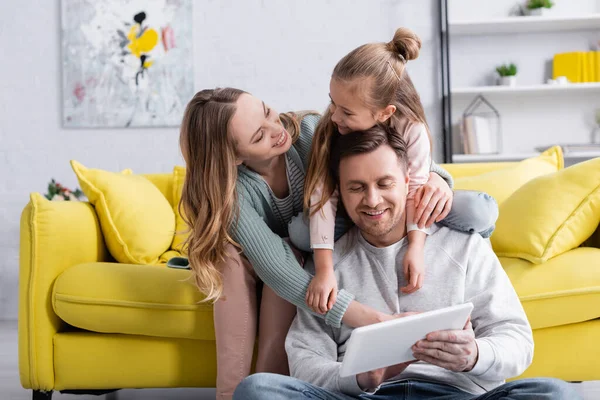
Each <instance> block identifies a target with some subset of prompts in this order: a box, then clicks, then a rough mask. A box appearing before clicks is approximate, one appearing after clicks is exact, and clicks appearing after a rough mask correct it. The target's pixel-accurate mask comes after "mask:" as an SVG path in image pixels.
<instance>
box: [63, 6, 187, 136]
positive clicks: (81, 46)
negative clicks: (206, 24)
mask: <svg viewBox="0 0 600 400" xmlns="http://www.w3.org/2000/svg"><path fill="white" fill-rule="evenodd" d="M61 11H62V71H63V80H62V89H63V126H65V127H72V128H83V127H91V128H94V127H98V128H101V127H148V126H178V125H179V124H180V123H181V118H182V116H183V112H184V109H185V106H186V104H187V102H188V101H189V100H190V99H191V98H192V96H193V94H194V82H193V66H192V0H102V1H98V0H62V7H61Z"/></svg>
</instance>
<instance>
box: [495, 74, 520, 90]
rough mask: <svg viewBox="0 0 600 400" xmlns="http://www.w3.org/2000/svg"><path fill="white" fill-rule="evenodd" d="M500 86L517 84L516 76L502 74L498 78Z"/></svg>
mask: <svg viewBox="0 0 600 400" xmlns="http://www.w3.org/2000/svg"><path fill="white" fill-rule="evenodd" d="M498 84H499V85H500V86H511V87H512V86H517V77H516V76H501V77H500V79H499V80H498Z"/></svg>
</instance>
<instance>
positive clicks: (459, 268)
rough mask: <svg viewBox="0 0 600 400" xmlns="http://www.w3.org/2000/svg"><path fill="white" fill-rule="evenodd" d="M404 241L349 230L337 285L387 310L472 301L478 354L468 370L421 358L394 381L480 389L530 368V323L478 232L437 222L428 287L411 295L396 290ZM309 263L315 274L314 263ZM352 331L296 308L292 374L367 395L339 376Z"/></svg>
mask: <svg viewBox="0 0 600 400" xmlns="http://www.w3.org/2000/svg"><path fill="white" fill-rule="evenodd" d="M407 245H408V242H407V238H406V237H405V238H404V239H402V240H401V241H400V242H398V243H395V244H393V245H391V246H388V247H385V248H378V247H374V246H372V245H371V244H369V243H368V242H367V241H366V240H365V239H364V238H363V236H362V235H361V233H360V232H359V231H358V229H357V228H356V227H354V228H352V229H351V230H350V231H349V232H348V233H347V234H346V235H345V236H343V237H342V238H341V239H340V240H339V241H338V242H336V245H335V250H334V265H335V275H336V278H337V280H338V285H339V287H340V288H344V289H345V290H347V291H349V292H351V293H354V295H355V296H356V297H355V299H356V300H357V301H359V302H360V303H363V304H365V305H369V306H371V307H373V308H375V309H377V310H379V311H381V312H385V313H388V314H394V313H403V312H408V311H418V312H423V311H430V310H436V309H439V308H443V307H448V306H451V305H456V304H462V303H466V302H472V303H473V305H474V309H473V312H472V314H471V321H472V323H473V329H474V331H475V338H476V343H477V347H478V349H479V358H478V361H477V363H476V365H475V367H474V368H473V369H472V370H471V371H469V372H461V373H456V372H452V371H449V370H446V369H443V368H440V367H437V366H434V365H431V364H427V363H424V362H418V363H415V364H411V365H410V366H409V367H408V368H407V369H406V370H405V371H404V372H403V373H401V374H400V375H398V376H397V377H394V378H392V379H391V380H390V381H398V380H403V379H419V380H426V381H430V382H436V383H443V384H448V385H451V386H454V387H457V388H459V389H462V390H464V391H466V392H469V393H473V394H481V393H484V392H486V391H489V390H491V389H493V388H495V387H497V386H499V385H501V384H502V383H504V380H505V379H508V378H511V377H514V376H517V375H520V374H521V373H522V372H523V371H525V369H526V368H527V367H528V366H529V364H531V360H532V358H533V336H532V332H531V327H530V325H529V322H528V321H527V317H526V316H525V312H524V311H523V307H522V306H521V303H520V301H519V299H518V297H517V294H516V293H515V290H514V288H513V286H512V284H511V283H510V280H509V279H508V277H507V275H506V273H505V272H504V270H503V269H502V267H501V265H500V262H499V261H498V258H497V257H496V255H495V254H494V253H493V251H492V249H491V248H490V246H489V244H487V243H486V242H484V241H483V239H482V238H481V237H480V236H479V235H476V234H473V235H469V234H465V233H461V232H457V231H453V230H450V229H448V228H445V227H440V226H437V225H434V226H433V227H432V228H431V233H430V235H429V236H428V237H427V240H426V242H425V277H424V283H423V287H422V288H421V289H420V290H418V291H417V292H415V293H412V294H408V295H406V294H403V293H401V292H400V290H399V288H401V287H403V286H405V285H406V280H405V279H404V276H403V273H402V271H403V268H402V260H403V258H404V254H405V253H406V248H407ZM309 263H310V262H309ZM307 269H309V271H310V272H313V271H312V269H314V267H313V265H312V263H310V264H308V265H307ZM351 332H352V328H350V327H348V326H346V325H342V327H341V328H332V327H331V326H327V325H326V324H325V322H324V321H323V320H322V319H321V318H318V317H315V316H313V315H311V314H309V313H308V312H306V311H304V310H301V309H299V310H298V314H297V316H296V318H295V320H294V322H293V324H292V327H291V328H290V331H289V333H288V336H287V339H286V351H287V354H288V358H289V363H290V372H291V375H292V376H293V377H295V378H298V379H301V380H303V381H306V382H309V383H312V384H314V385H317V386H320V387H323V388H327V389H330V390H334V391H338V392H342V393H346V394H350V395H358V394H360V393H363V391H362V390H361V389H360V387H359V386H358V383H357V381H356V377H355V376H351V377H347V378H341V377H340V375H339V370H340V367H341V361H342V360H343V359H344V353H345V350H346V341H347V340H348V339H349V337H350V334H351ZM388 382H389V381H388ZM384 384H385V383H384Z"/></svg>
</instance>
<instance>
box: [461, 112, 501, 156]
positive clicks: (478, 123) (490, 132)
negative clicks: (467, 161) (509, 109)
mask: <svg viewBox="0 0 600 400" xmlns="http://www.w3.org/2000/svg"><path fill="white" fill-rule="evenodd" d="M493 123H494V121H493V120H491V119H489V118H485V117H482V116H478V115H468V116H465V117H464V118H463V119H462V122H461V126H460V128H461V129H460V136H461V140H462V143H463V151H464V153H465V154H494V153H497V152H498V146H497V142H498V138H497V133H496V130H495V127H494V126H493V125H492V124H493Z"/></svg>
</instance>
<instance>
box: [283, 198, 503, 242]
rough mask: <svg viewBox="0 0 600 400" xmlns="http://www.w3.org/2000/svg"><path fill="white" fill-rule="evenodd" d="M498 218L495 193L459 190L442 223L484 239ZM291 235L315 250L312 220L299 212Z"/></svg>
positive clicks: (289, 232)
mask: <svg viewBox="0 0 600 400" xmlns="http://www.w3.org/2000/svg"><path fill="white" fill-rule="evenodd" d="M497 219H498V204H497V203H496V200H494V198H493V197H492V196H490V195H488V194H486V193H482V192H475V191H471V190H456V191H454V200H453V201H452V209H451V210H450V213H448V215H447V216H446V218H444V219H443V220H442V221H440V225H443V226H447V227H448V228H450V229H454V230H455V231H459V232H467V233H479V234H480V235H481V236H482V237H483V238H488V237H490V236H491V235H492V232H494V228H495V226H496V220H497ZM288 235H289V237H290V241H291V242H292V244H293V245H294V246H296V248H298V249H300V250H302V251H307V252H311V251H312V250H311V249H310V230H309V223H308V219H307V218H306V217H305V216H303V215H302V214H299V215H297V216H295V217H293V218H292V220H291V221H290V223H289V224H288ZM336 239H338V238H336Z"/></svg>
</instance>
